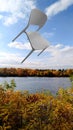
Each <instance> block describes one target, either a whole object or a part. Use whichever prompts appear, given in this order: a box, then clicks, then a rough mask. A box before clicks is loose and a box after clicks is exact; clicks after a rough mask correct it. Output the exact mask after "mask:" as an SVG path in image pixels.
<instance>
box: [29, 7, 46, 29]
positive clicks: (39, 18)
mask: <svg viewBox="0 0 73 130" xmlns="http://www.w3.org/2000/svg"><path fill="white" fill-rule="evenodd" d="M46 20H47V16H46V14H44V13H43V12H41V11H40V10H38V9H33V10H32V11H31V14H30V18H29V22H28V26H29V25H38V26H39V29H40V28H41V27H42V26H43V25H44V24H45V22H46ZM39 29H38V30H39Z"/></svg>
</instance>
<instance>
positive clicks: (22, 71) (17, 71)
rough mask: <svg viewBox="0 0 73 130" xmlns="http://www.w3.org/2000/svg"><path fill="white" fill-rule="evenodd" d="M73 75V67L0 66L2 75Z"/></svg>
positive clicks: (0, 74)
mask: <svg viewBox="0 0 73 130" xmlns="http://www.w3.org/2000/svg"><path fill="white" fill-rule="evenodd" d="M70 75H73V69H66V70H65V69H59V70H54V69H52V70H50V69H48V70H40V69H26V68H0V77H6V76H10V77H13V76H14V77H27V76H31V77H32V76H34V77H69V76H70Z"/></svg>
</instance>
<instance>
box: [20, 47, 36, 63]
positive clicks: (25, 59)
mask: <svg viewBox="0 0 73 130" xmlns="http://www.w3.org/2000/svg"><path fill="white" fill-rule="evenodd" d="M33 51H34V50H31V51H30V52H29V54H28V55H27V56H26V57H25V58H24V59H23V60H22V62H21V63H23V62H24V61H25V60H26V59H27V58H28V57H29V56H30V55H31V53H32V52H33Z"/></svg>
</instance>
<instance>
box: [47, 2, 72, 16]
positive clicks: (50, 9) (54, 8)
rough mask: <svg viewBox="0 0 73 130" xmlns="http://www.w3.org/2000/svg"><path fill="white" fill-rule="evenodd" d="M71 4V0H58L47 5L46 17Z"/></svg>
mask: <svg viewBox="0 0 73 130" xmlns="http://www.w3.org/2000/svg"><path fill="white" fill-rule="evenodd" d="M71 5H73V0H58V1H57V2H55V3H54V4H52V5H51V6H49V7H47V8H46V10H45V12H46V14H47V16H48V18H50V17H52V16H54V15H56V14H58V13H59V12H61V11H64V10H66V9H67V8H68V7H69V6H71Z"/></svg>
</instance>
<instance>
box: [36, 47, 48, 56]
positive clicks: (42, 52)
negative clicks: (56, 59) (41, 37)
mask: <svg viewBox="0 0 73 130" xmlns="http://www.w3.org/2000/svg"><path fill="white" fill-rule="evenodd" d="M46 48H47V47H46ZM46 48H44V49H43V50H42V51H41V52H40V53H39V54H38V56H39V55H40V54H41V53H43V51H45V49H46Z"/></svg>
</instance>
